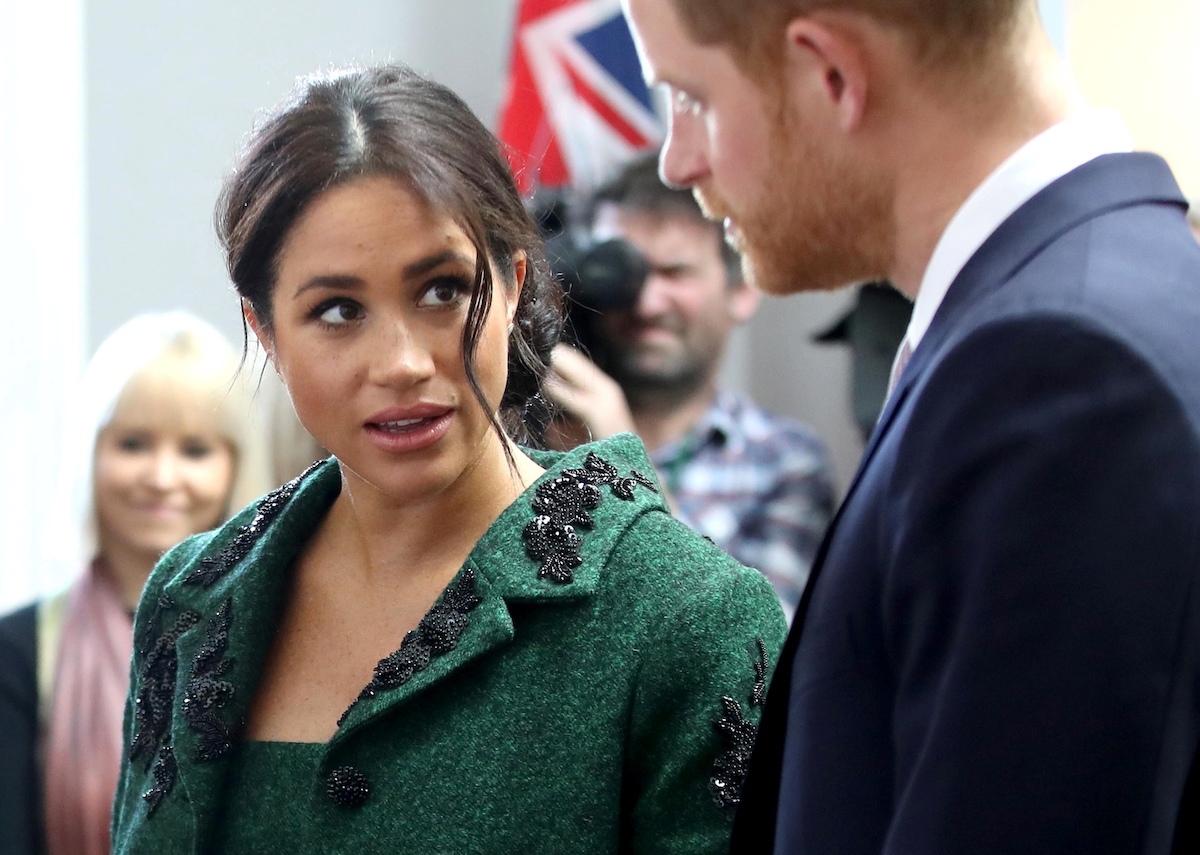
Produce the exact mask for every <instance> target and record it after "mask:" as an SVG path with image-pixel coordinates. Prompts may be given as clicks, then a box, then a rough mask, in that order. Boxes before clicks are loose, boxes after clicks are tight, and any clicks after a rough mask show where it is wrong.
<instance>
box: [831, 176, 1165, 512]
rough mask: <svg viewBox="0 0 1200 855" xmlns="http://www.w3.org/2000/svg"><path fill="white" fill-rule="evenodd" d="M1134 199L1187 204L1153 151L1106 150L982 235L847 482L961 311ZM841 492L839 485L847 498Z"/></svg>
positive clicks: (953, 331)
mask: <svg viewBox="0 0 1200 855" xmlns="http://www.w3.org/2000/svg"><path fill="white" fill-rule="evenodd" d="M1140 204H1166V205H1176V206H1179V207H1182V208H1183V209H1185V210H1186V209H1187V200H1186V199H1185V198H1184V197H1183V194H1182V192H1181V191H1180V189H1179V185H1178V184H1177V183H1176V182H1175V178H1174V176H1173V175H1172V174H1171V170H1170V168H1169V167H1168V166H1167V164H1166V162H1165V161H1164V160H1163V159H1162V158H1161V157H1159V156H1157V155H1154V154H1146V153H1136V154H1106V155H1101V156H1100V157H1097V158H1094V159H1093V160H1090V161H1088V162H1087V163H1085V164H1084V165H1083V166H1080V167H1078V168H1077V169H1074V170H1072V171H1071V172H1069V173H1067V174H1066V175H1064V176H1063V177H1062V178H1060V179H1058V180H1057V181H1054V182H1053V183H1051V184H1050V185H1049V186H1048V187H1046V188H1045V189H1044V190H1042V191H1041V192H1040V193H1038V194H1036V195H1035V196H1034V197H1033V198H1031V199H1030V200H1029V201H1028V202H1026V203H1025V204H1024V205H1022V206H1021V207H1020V208H1018V209H1017V210H1016V212H1014V213H1013V215H1012V216H1010V217H1009V218H1008V219H1006V220H1005V221H1004V222H1003V223H1001V224H1000V227H999V228H997V229H996V231H995V232H993V233H992V234H991V236H989V237H988V239H987V240H985V241H984V242H983V245H982V246H980V248H979V250H978V251H977V252H976V253H975V254H974V255H973V256H971V258H970V260H969V261H968V262H967V263H966V265H965V266H964V267H963V269H962V270H961V271H960V272H959V274H958V276H956V277H955V279H954V281H953V283H951V285H950V289H949V291H948V292H947V293H946V297H945V299H944V300H943V301H942V303H941V305H940V306H939V307H938V310H937V313H936V314H935V315H934V317H933V321H932V322H931V324H930V327H929V331H928V332H927V333H926V334H925V336H924V337H923V338H922V339H921V342H920V344H919V345H918V346H917V348H916V350H914V351H913V354H912V358H911V359H910V360H909V363H908V366H907V367H906V368H905V370H904V373H903V374H902V375H901V376H900V379H899V382H898V383H897V384H896V389H895V390H894V391H893V393H892V395H891V397H890V398H889V399H888V401H887V403H886V405H885V406H884V410H883V413H882V414H881V415H880V417H879V421H878V423H877V424H876V426H875V430H874V431H873V432H872V434H871V438H870V440H869V442H868V443H867V448H866V451H865V452H864V453H863V457H862V461H861V463H860V464H859V467H858V474H856V475H855V478H854V482H853V483H852V485H851V491H853V489H854V487H855V486H857V484H858V481H859V478H860V477H861V475H862V473H863V471H864V470H865V469H866V467H867V464H868V463H869V462H870V460H871V458H872V456H873V455H874V453H875V450H876V449H877V448H878V446H879V442H880V440H881V439H882V438H883V437H884V436H885V435H886V434H887V431H888V428H889V427H890V426H891V423H892V421H893V419H894V418H895V416H896V413H897V412H899V410H900V409H901V408H902V406H903V404H904V402H905V400H906V399H907V398H908V395H909V392H910V390H911V389H912V388H913V387H914V386H915V385H916V384H917V382H918V381H919V380H920V378H921V377H922V375H923V374H924V373H925V371H926V369H927V368H928V367H929V366H930V365H931V364H932V363H933V362H934V361H935V360H936V359H937V357H938V355H939V354H940V353H941V352H942V350H943V349H944V348H945V347H946V345H948V344H950V343H951V341H952V340H953V339H954V338H955V336H956V335H958V334H960V333H961V332H962V330H963V329H964V327H966V326H967V325H966V324H964V319H965V318H966V317H967V316H968V315H969V314H970V313H971V312H972V311H973V310H974V309H975V308H976V307H978V306H979V304H980V303H981V302H982V301H983V300H985V299H986V298H987V297H988V296H989V295H990V294H992V293H994V292H996V291H997V290H999V289H1000V288H1001V287H1002V286H1003V285H1004V284H1005V283H1006V282H1008V281H1009V280H1010V279H1012V277H1013V276H1014V275H1015V274H1016V272H1017V270H1018V269H1019V268H1020V267H1022V266H1023V265H1025V264H1026V263H1027V262H1028V261H1029V260H1030V259H1031V258H1032V257H1033V256H1034V255H1036V254H1037V253H1039V252H1041V251H1042V250H1043V249H1045V248H1046V247H1047V246H1049V245H1050V244H1051V243H1053V242H1054V241H1055V240H1057V239H1058V238H1059V237H1061V236H1062V235H1063V234H1065V233H1066V232H1068V231H1070V230H1071V229H1074V228H1076V227H1077V226H1079V225H1080V224H1082V223H1084V222H1086V221H1087V220H1090V219H1093V218H1095V217H1098V216H1100V215H1102V214H1105V213H1108V212H1110V211H1114V210H1117V209H1120V208H1127V207H1130V206H1133V205H1140ZM848 497H849V492H848V493H847V498H848Z"/></svg>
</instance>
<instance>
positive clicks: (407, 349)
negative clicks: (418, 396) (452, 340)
mask: <svg viewBox="0 0 1200 855" xmlns="http://www.w3.org/2000/svg"><path fill="white" fill-rule="evenodd" d="M370 347H371V354H370V357H369V358H370V368H369V371H370V374H369V376H370V379H371V381H372V382H374V383H377V384H379V385H381V386H410V385H412V384H414V383H419V382H421V381H422V380H426V379H428V378H429V377H431V376H433V370H434V361H433V354H432V353H431V352H430V350H429V347H428V346H427V344H426V342H425V341H424V340H423V337H422V336H420V335H418V334H416V333H415V332H414V331H413V330H412V329H410V327H409V325H408V324H407V323H405V322H403V321H392V322H390V323H388V324H387V325H386V326H384V327H383V328H382V329H380V331H379V335H376V336H372V338H371V343H370Z"/></svg>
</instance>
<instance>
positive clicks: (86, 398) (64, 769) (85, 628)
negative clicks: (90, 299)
mask: <svg viewBox="0 0 1200 855" xmlns="http://www.w3.org/2000/svg"><path fill="white" fill-rule="evenodd" d="M251 406H252V402H251V400H250V396H249V394H248V391H247V388H246V386H245V384H244V383H243V382H242V381H241V380H240V379H239V375H238V356H237V354H236V352H235V351H234V349H233V348H232V347H231V346H230V344H229V343H228V342H227V341H226V340H225V339H224V338H223V337H222V336H221V335H220V333H218V332H217V331H216V330H215V329H213V328H212V327H211V326H209V325H208V324H207V323H205V322H203V321H201V320H199V319H198V318H195V317H193V316H191V315H188V314H185V313H183V312H169V313H164V314H147V315H141V316H139V317H136V318H134V319H133V320H131V321H129V322H127V323H126V324H125V325H123V326H122V327H121V328H120V329H118V330H117V331H116V332H115V333H113V334H112V335H111V336H110V337H109V338H108V339H107V340H106V341H105V342H104V343H103V344H102V345H101V346H100V348H99V349H98V350H97V352H96V355H95V357H93V359H92V361H91V362H90V364H89V365H88V367H87V370H86V372H85V374H84V378H83V382H82V384H81V389H80V393H79V395H78V397H76V398H75V399H74V400H71V401H70V402H69V403H68V406H67V407H66V411H67V412H68V413H69V417H70V418H72V419H75V420H78V422H79V424H80V428H81V433H82V434H83V435H82V436H81V437H80V438H79V440H78V441H77V448H78V449H79V450H80V451H82V452H83V455H81V460H80V461H79V465H78V466H77V467H76V469H75V472H76V473H77V476H78V477H77V487H76V491H75V492H76V497H75V511H76V518H75V525H77V526H78V527H79V528H78V531H80V532H81V535H82V536H81V541H82V549H81V550H80V554H79V558H80V563H81V564H82V565H83V572H82V574H81V575H80V576H79V578H78V580H77V581H76V582H75V583H74V584H73V585H72V586H71V587H70V588H69V589H68V590H67V591H65V592H63V593H62V594H59V595H57V596H54V597H50V598H48V599H45V600H42V601H39V602H37V603H35V604H33V605H30V606H27V607H25V608H23V609H20V610H18V611H16V612H14V613H12V614H10V615H8V616H7V617H4V618H2V619H0V852H3V853H5V855H33V853H42V852H47V853H49V855H68V853H70V855H103V853H107V852H108V851H109V821H110V813H111V804H112V799H113V793H114V790H115V787H116V782H117V774H118V769H119V766H120V760H121V718H122V713H123V709H124V702H125V697H126V694H127V693H128V691H129V660H130V656H131V654H132V647H133V641H132V638H133V635H132V632H133V626H132V615H133V611H134V608H135V607H136V605H137V602H138V598H139V596H140V594H141V591H142V586H143V584H144V583H145V581H146V578H147V577H148V576H149V574H150V571H151V569H152V568H153V567H154V564H155V562H157V560H158V558H159V557H160V556H161V555H162V554H163V553H164V552H165V551H166V550H168V549H169V548H171V547H172V546H174V545H175V544H176V543H178V542H179V541H181V540H183V539H184V538H185V537H188V536H189V535H192V534H195V533H197V532H201V531H205V530H208V529H211V528H213V527H214V526H217V525H219V524H220V523H221V522H223V521H224V520H225V519H226V518H227V517H228V515H229V511H230V509H231V508H239V507H241V506H242V505H244V504H245V503H246V502H247V501H249V500H251V499H253V498H254V497H256V496H258V495H259V494H261V493H262V492H264V491H265V490H266V489H267V488H269V487H270V486H271V485H270V484H269V478H268V475H267V468H266V461H265V454H264V452H263V447H262V439H261V437H260V436H259V435H258V430H257V426H256V425H255V424H254V423H253V421H252V418H251V413H252V409H251ZM75 532H76V530H75V529H71V530H69V531H68V532H66V533H65V536H72V537H74V536H75Z"/></svg>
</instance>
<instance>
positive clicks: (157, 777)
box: [142, 734, 179, 816]
mask: <svg viewBox="0 0 1200 855" xmlns="http://www.w3.org/2000/svg"><path fill="white" fill-rule="evenodd" d="M178 771H179V768H178V766H176V764H175V751H174V749H173V748H171V736H170V734H167V738H166V740H165V744H164V745H163V746H162V748H161V749H160V750H159V753H158V762H156V763H155V764H154V786H152V787H151V788H150V789H148V790H146V792H144V793H142V798H143V799H145V800H146V804H147V806H148V807H147V810H146V815H147V816H154V812H155V811H156V810H158V806H159V805H160V804H162V800H163V799H165V798H166V797H167V795H168V794H169V793H170V792H171V790H172V789H174V787H175V777H176V775H177V773H178Z"/></svg>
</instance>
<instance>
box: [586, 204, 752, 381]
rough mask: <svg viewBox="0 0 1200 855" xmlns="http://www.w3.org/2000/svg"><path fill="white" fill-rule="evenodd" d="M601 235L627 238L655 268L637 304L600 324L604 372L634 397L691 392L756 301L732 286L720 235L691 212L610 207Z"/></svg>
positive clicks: (600, 217)
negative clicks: (605, 359)
mask: <svg viewBox="0 0 1200 855" xmlns="http://www.w3.org/2000/svg"><path fill="white" fill-rule="evenodd" d="M595 233H596V237H597V238H601V239H607V238H613V237H619V238H623V239H624V240H626V241H627V242H629V243H630V244H632V245H633V246H634V247H636V248H637V249H638V250H639V251H640V252H641V253H642V254H643V255H644V256H645V257H646V259H647V261H649V263H650V275H649V276H648V277H647V279H646V283H645V285H644V286H643V288H642V291H641V294H640V295H639V297H638V301H637V304H636V305H635V306H634V307H633V308H632V309H631V310H629V311H623V312H608V313H606V314H605V315H604V317H603V319H602V321H601V329H600V332H601V335H602V337H603V338H604V339H605V342H606V344H607V345H608V347H607V350H608V351H609V354H608V355H609V359H608V364H607V365H606V366H605V367H606V368H607V369H608V370H609V371H610V372H611V373H612V375H613V377H614V378H615V379H616V380H617V381H618V383H620V384H621V386H622V387H623V388H626V389H630V390H633V391H635V392H636V391H646V392H654V391H660V392H667V393H670V392H673V393H678V394H685V393H687V392H690V391H691V390H693V389H696V388H699V387H701V386H703V385H704V384H705V383H707V382H708V381H709V380H711V378H712V377H713V376H714V375H715V373H716V370H717V368H718V365H719V363H720V360H721V355H722V353H723V352H724V350H725V343H726V341H727V340H728V338H729V333H730V331H731V330H732V329H733V327H734V326H736V325H737V324H738V323H740V322H741V321H743V320H745V319H746V318H747V317H748V316H749V314H750V313H751V312H752V311H753V308H754V303H755V301H756V296H757V295H754V294H753V293H751V292H750V289H749V288H748V287H747V286H745V285H744V284H741V283H734V284H733V285H732V286H731V285H730V283H729V281H728V276H727V273H726V267H725V262H724V259H723V258H722V256H721V245H720V238H719V236H718V235H717V233H716V230H715V229H713V227H712V226H711V225H709V224H708V223H706V222H703V221H701V220H699V219H696V218H693V217H690V216H688V215H687V214H685V213H679V214H673V213H669V212H668V213H662V212H651V211H641V210H636V209H630V208H623V207H620V206H617V205H605V206H603V207H602V208H601V209H600V210H599V211H598V212H597V217H596V223H595Z"/></svg>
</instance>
